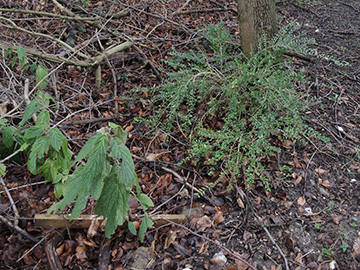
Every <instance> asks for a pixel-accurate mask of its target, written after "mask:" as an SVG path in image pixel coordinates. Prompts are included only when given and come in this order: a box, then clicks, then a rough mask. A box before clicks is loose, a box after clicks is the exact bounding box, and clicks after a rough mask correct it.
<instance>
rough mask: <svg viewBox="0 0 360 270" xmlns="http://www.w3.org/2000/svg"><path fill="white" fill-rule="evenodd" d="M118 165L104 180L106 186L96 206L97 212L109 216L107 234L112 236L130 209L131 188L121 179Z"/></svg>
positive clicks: (106, 226) (106, 227)
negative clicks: (118, 173)
mask: <svg viewBox="0 0 360 270" xmlns="http://www.w3.org/2000/svg"><path fill="white" fill-rule="evenodd" d="M116 167H117V166H116V165H113V168H112V170H111V172H110V174H109V175H108V176H107V177H106V178H105V180H104V182H105V183H104V187H103V190H102V193H101V195H100V198H99V200H98V202H97V204H96V206H95V213H96V214H98V215H102V216H104V217H105V218H107V223H106V225H105V236H106V237H110V235H112V234H113V233H114V232H115V229H116V227H117V226H118V225H122V224H123V223H124V221H125V217H126V214H127V211H128V210H129V200H130V189H129V188H127V187H125V186H124V184H123V183H121V182H120V181H119V178H118V177H117V175H116V171H117V169H116Z"/></svg>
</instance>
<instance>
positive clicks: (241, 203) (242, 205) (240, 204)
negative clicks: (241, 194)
mask: <svg viewBox="0 0 360 270" xmlns="http://www.w3.org/2000/svg"><path fill="white" fill-rule="evenodd" d="M236 202H237V204H238V206H239V207H241V208H242V209H245V205H244V202H243V201H242V200H241V199H240V198H237V200H236Z"/></svg>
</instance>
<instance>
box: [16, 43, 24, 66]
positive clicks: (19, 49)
mask: <svg viewBox="0 0 360 270" xmlns="http://www.w3.org/2000/svg"><path fill="white" fill-rule="evenodd" d="M17 55H18V58H19V66H23V65H24V63H25V56H26V52H25V49H24V48H23V47H21V46H18V47H17Z"/></svg>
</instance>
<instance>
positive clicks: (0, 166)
mask: <svg viewBox="0 0 360 270" xmlns="http://www.w3.org/2000/svg"><path fill="white" fill-rule="evenodd" d="M5 174H6V166H5V165H4V164H3V163H0V175H2V176H4V175H5Z"/></svg>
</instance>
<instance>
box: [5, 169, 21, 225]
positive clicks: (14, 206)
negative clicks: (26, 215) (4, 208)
mask: <svg viewBox="0 0 360 270" xmlns="http://www.w3.org/2000/svg"><path fill="white" fill-rule="evenodd" d="M0 181H1V184H2V186H3V188H4V190H5V192H6V195H7V197H8V199H9V201H10V205H11V208H12V209H13V211H14V216H15V218H14V226H18V225H19V219H20V215H19V211H18V210H17V208H16V205H15V202H14V200H13V198H12V196H11V194H10V192H9V190H8V188H7V186H6V184H5V182H4V179H3V178H2V176H1V175H0Z"/></svg>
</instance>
